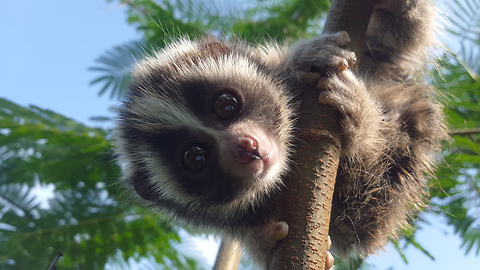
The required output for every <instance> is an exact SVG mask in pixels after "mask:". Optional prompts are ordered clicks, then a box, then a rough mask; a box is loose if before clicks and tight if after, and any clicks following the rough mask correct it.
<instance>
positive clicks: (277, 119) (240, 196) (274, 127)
mask: <svg viewBox="0 0 480 270" xmlns="http://www.w3.org/2000/svg"><path fill="white" fill-rule="evenodd" d="M434 20H435V8H434V6H433V3H432V2H431V1H429V0H379V1H376V6H375V9H374V12H373V15H372V19H371V21H370V23H369V27H368V31H367V38H366V44H365V46H364V47H365V51H364V52H363V54H362V56H361V57H362V61H361V63H360V65H359V66H358V71H357V73H355V74H354V73H353V72H352V71H351V70H349V69H346V70H345V69H344V68H341V69H339V66H342V65H351V64H353V63H354V62H355V55H354V54H353V53H352V52H350V51H347V50H345V49H344V47H345V46H346V45H348V43H349V38H348V35H346V33H344V32H340V33H333V34H326V35H321V36H319V37H317V38H314V39H311V40H306V41H302V42H298V43H297V44H296V45H294V46H292V47H290V48H288V47H286V46H280V45H278V44H269V45H265V46H262V45H258V46H253V45H248V44H245V43H243V42H240V41H233V42H224V41H219V40H216V39H214V38H212V37H208V38H200V39H198V40H187V39H183V40H180V41H178V42H175V43H172V44H170V45H168V46H167V47H166V48H163V49H161V50H159V51H158V52H157V53H156V54H155V55H153V56H151V57H148V58H146V59H145V60H143V61H142V62H141V63H140V64H138V66H137V67H136V69H135V71H134V72H133V75H132V83H131V86H130V92H129V93H128V95H127V97H126V98H125V100H124V102H123V107H122V108H121V111H120V113H119V117H118V120H117V127H116V131H115V145H116V151H117V154H118V159H119V164H120V165H121V167H122V171H123V180H122V181H123V182H124V183H125V184H126V185H127V186H128V187H130V188H131V191H132V194H136V195H135V196H137V195H138V196H137V197H138V198H141V199H142V200H143V201H144V202H148V204H149V205H148V206H149V207H155V208H157V209H159V210H161V212H162V213H164V214H165V215H168V216H170V217H173V218H174V219H175V220H176V221H178V222H181V223H183V224H187V225H190V226H193V227H196V228H200V229H205V230H206V231H211V232H217V233H219V234H228V235H231V236H234V237H237V238H239V239H241V240H244V242H245V243H247V244H248V243H250V245H247V249H248V250H249V251H250V254H251V255H252V257H254V258H255V259H256V261H257V262H258V263H259V264H263V265H265V264H266V261H267V260H268V256H269V249H270V248H272V247H273V245H275V243H276V240H278V239H271V237H270V236H268V235H255V234H252V228H258V227H262V226H264V227H265V228H267V231H268V230H269V229H273V228H277V227H276V226H275V225H278V219H277V216H278V208H277V201H278V197H279V196H280V194H281V191H282V188H283V187H284V186H283V179H284V178H285V177H284V176H285V174H287V173H288V169H289V167H290V164H289V163H290V162H289V156H290V153H291V152H292V151H293V149H292V141H293V140H294V137H295V132H294V128H295V120H294V119H295V114H296V111H295V106H294V104H293V103H294V102H293V101H292V100H294V99H295V96H297V95H298V94H299V93H300V92H301V91H302V89H303V88H304V86H305V82H304V81H302V80H301V79H300V78H302V75H303V74H304V73H305V72H311V71H319V72H320V73H321V74H322V75H324V76H326V78H324V79H325V80H326V85H327V86H328V87H327V89H325V90H323V91H322V93H321V95H320V96H321V99H320V100H321V102H322V103H328V104H330V105H332V106H334V107H336V108H339V109H341V111H342V112H343V113H342V115H343V118H342V120H341V127H342V152H341V160H340V166H339V171H338V175H337V179H336V185H335V193H334V197H333V206H332V216H331V224H330V236H331V239H332V242H333V250H334V251H335V252H337V253H338V254H340V255H348V254H350V253H351V252H357V253H358V254H360V255H362V256H364V255H368V254H370V253H372V252H374V251H375V250H377V249H378V248H381V247H382V246H383V245H384V244H385V243H386V242H387V241H388V239H389V238H391V237H395V236H396V234H397V231H398V229H399V228H401V227H402V226H404V225H405V224H406V220H407V218H408V217H409V216H411V215H412V214H413V213H415V210H416V206H418V205H420V204H421V203H422V201H423V198H422V196H423V195H422V194H423V193H424V189H425V184H426V181H427V180H426V178H425V176H424V174H425V173H427V174H428V173H430V172H431V171H432V169H433V168H434V165H435V162H434V160H435V155H436V154H438V152H439V149H440V145H439V144H440V141H441V140H442V139H444V138H446V137H447V135H446V131H445V127H444V123H443V115H442V108H441V106H440V105H439V104H438V103H437V101H436V100H435V91H434V90H433V89H432V88H431V87H429V86H427V85H426V84H425V81H423V80H422V79H421V77H419V76H418V73H421V72H422V71H424V70H425V69H426V65H427V63H428V58H429V54H428V50H427V47H428V46H429V45H431V44H432V43H433V42H435V38H434V36H433V30H434ZM272 226H273V227H272ZM252 235H253V237H254V238H255V239H245V238H246V237H248V238H252ZM257 238H258V239H260V240H257ZM274 238H278V237H274ZM280 238H281V237H280ZM258 241H261V242H262V244H261V245H262V246H264V247H266V248H261V249H260V250H259V248H258V246H256V245H255V244H252V243H255V242H257V243H258Z"/></svg>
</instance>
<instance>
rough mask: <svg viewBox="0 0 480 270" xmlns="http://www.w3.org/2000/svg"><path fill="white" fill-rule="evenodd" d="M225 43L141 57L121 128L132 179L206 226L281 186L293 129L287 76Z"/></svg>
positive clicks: (145, 194) (148, 195)
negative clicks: (275, 74) (285, 85)
mask: <svg viewBox="0 0 480 270" xmlns="http://www.w3.org/2000/svg"><path fill="white" fill-rule="evenodd" d="M216 46H217V45H216V44H213V47H212V44H211V43H206V44H197V43H195V44H194V43H192V42H187V41H184V43H179V44H174V45H172V46H171V47H170V48H167V49H166V50H165V51H163V52H160V53H157V54H156V55H155V56H154V57H152V58H149V59H147V60H146V61H144V62H143V63H141V65H140V66H139V67H138V68H137V70H136V71H135V72H134V74H133V84H132V86H131V92H130V93H129V95H128V96H127V98H126V99H125V101H124V107H123V108H122V111H121V114H120V118H119V120H118V127H117V133H116V145H117V151H118V152H119V160H120V165H122V166H123V170H124V180H125V181H126V182H127V184H128V185H130V186H131V187H133V189H134V190H135V192H136V193H137V194H138V195H140V196H141V197H142V198H144V199H146V200H148V201H152V202H154V203H155V204H156V205H158V206H159V207H160V209H163V210H164V211H165V212H167V213H171V214H173V215H174V216H176V217H179V218H181V219H187V218H188V220H187V221H188V222H192V221H191V217H192V215H198V217H199V219H200V221H199V222H200V225H205V224H203V223H207V224H208V223H210V222H213V220H212V219H215V220H216V221H215V222H218V219H220V220H224V221H223V222H227V223H229V222H236V221H232V220H231V219H230V218H234V219H237V215H238V213H239V212H238V210H240V212H241V211H242V210H243V211H244V212H245V214H247V213H246V212H248V211H249V209H250V210H251V209H252V208H256V207H258V204H260V203H261V202H262V201H263V199H264V198H265V196H266V195H268V194H269V193H271V192H272V191H274V190H275V189H277V188H278V187H279V184H281V176H282V175H283V173H284V172H285V170H286V168H287V160H288V148H289V140H290V138H289V137H290V129H291V126H290V118H291V111H290V109H289V106H288V100H287V98H286V96H285V92H284V89H283V86H282V85H281V82H280V81H275V80H274V77H273V76H271V75H270V76H267V75H268V74H266V73H267V71H264V72H265V73H262V72H259V71H261V69H262V68H264V67H263V66H262V65H261V63H257V62H254V61H252V60H251V59H249V58H247V57H246V56H245V55H242V54H243V52H241V51H234V50H231V49H230V48H228V47H226V45H223V44H221V45H218V46H221V47H220V48H219V47H216ZM173 47H175V51H173ZM179 47H180V49H179ZM205 50H207V53H205ZM200 51H202V54H200V53H199V52H200ZM272 77H273V79H272ZM219 215H220V217H218V216H219ZM196 222H197V221H193V223H196Z"/></svg>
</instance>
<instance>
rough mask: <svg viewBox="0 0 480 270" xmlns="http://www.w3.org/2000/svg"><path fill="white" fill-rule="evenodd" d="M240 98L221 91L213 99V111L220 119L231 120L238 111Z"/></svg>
mask: <svg viewBox="0 0 480 270" xmlns="http://www.w3.org/2000/svg"><path fill="white" fill-rule="evenodd" d="M240 106H241V102H240V99H239V98H238V97H237V96H235V95H234V94H232V93H223V94H220V95H218V96H217V97H216V98H215V99H214V100H213V108H212V109H213V113H214V114H215V115H216V116H217V117H218V118H220V119H222V120H232V119H233V118H234V117H235V116H236V115H237V114H238V112H239V111H240Z"/></svg>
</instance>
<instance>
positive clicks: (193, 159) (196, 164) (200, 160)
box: [182, 145, 209, 172]
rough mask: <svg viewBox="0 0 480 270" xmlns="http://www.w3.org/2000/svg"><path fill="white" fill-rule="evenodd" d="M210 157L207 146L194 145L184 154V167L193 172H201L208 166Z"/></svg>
mask: <svg viewBox="0 0 480 270" xmlns="http://www.w3.org/2000/svg"><path fill="white" fill-rule="evenodd" d="M208 156H209V152H208V149H207V148H206V147H205V146H202V145H192V146H190V147H188V148H187V149H185V150H184V152H183V156H182V166H183V167H184V168H185V169H187V170H189V171H191V172H199V171H201V170H202V169H203V168H204V167H205V165H206V164H207V159H208Z"/></svg>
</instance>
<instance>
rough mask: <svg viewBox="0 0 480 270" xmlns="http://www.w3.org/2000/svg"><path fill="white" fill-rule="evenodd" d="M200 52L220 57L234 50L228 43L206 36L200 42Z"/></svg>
mask: <svg viewBox="0 0 480 270" xmlns="http://www.w3.org/2000/svg"><path fill="white" fill-rule="evenodd" d="M200 52H201V54H202V55H204V56H210V57H213V58H218V57H222V56H226V55H229V54H231V53H232V50H231V49H230V48H229V47H228V46H227V45H225V44H224V43H222V42H220V41H218V40H216V39H214V38H205V39H204V40H202V42H201V43H200Z"/></svg>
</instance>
